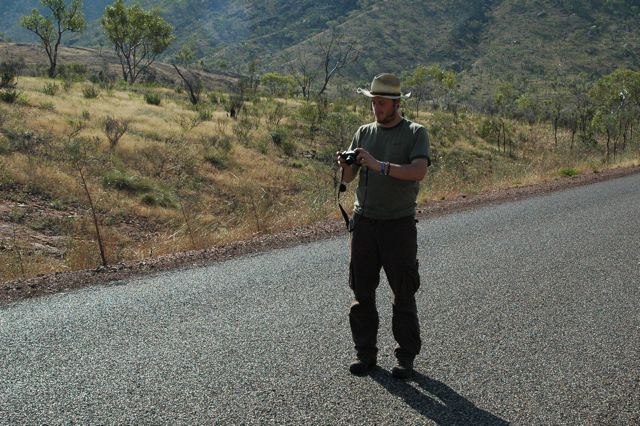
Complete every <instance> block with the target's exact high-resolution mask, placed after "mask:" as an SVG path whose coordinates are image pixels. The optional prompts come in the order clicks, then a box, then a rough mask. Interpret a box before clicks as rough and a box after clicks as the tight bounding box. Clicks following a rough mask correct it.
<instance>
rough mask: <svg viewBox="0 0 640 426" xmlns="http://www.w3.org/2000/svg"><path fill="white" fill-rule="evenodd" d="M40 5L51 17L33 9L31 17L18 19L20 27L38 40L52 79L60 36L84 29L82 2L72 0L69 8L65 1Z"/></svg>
mask: <svg viewBox="0 0 640 426" xmlns="http://www.w3.org/2000/svg"><path fill="white" fill-rule="evenodd" d="M40 4H42V6H44V7H46V8H48V9H49V11H50V12H51V15H52V16H43V15H42V14H40V12H39V11H38V10H37V9H33V10H32V11H31V15H28V16H23V17H22V18H21V19H20V25H21V26H23V27H24V28H26V29H27V30H29V31H31V32H33V33H34V34H35V35H37V36H38V38H40V41H41V42H42V45H43V47H44V49H45V51H46V53H47V57H48V58H49V77H54V76H55V75H56V66H57V60H58V47H59V45H60V43H61V41H62V35H63V34H64V33H65V32H67V31H70V32H82V31H84V29H85V28H86V23H85V19H84V15H83V13H82V1H81V0H72V1H71V4H70V5H69V6H67V5H66V4H65V0H40Z"/></svg>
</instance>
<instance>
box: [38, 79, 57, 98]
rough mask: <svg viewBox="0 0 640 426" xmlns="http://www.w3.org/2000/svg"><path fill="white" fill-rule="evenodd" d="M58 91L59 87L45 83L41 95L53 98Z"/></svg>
mask: <svg viewBox="0 0 640 426" xmlns="http://www.w3.org/2000/svg"><path fill="white" fill-rule="evenodd" d="M58 90H60V86H58V85H57V84H56V83H53V82H51V83H45V85H44V88H43V89H42V93H44V94H45V95H49V96H55V95H56V94H57V93H58Z"/></svg>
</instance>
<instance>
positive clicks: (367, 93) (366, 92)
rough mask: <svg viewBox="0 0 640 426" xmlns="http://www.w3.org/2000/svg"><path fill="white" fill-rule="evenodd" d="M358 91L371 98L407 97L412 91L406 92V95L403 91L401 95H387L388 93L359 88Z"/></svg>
mask: <svg viewBox="0 0 640 426" xmlns="http://www.w3.org/2000/svg"><path fill="white" fill-rule="evenodd" d="M357 92H358V93H360V94H362V95H365V96H367V97H369V98H387V99H407V98H408V97H410V96H411V92H409V93H405V94H404V95H403V94H402V93H401V94H399V95H387V94H380V93H371V92H370V91H369V90H367V89H358V90H357Z"/></svg>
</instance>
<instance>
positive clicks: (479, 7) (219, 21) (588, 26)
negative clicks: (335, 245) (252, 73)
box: [0, 0, 640, 93]
mask: <svg viewBox="0 0 640 426" xmlns="http://www.w3.org/2000/svg"><path fill="white" fill-rule="evenodd" d="M140 3H141V4H143V5H144V6H145V7H157V8H158V9H159V10H160V11H161V13H162V14H163V16H164V17H165V18H166V19H167V20H169V21H170V22H171V23H172V24H173V25H174V27H175V32H176V36H177V41H176V43H175V44H174V46H173V47H172V48H171V49H170V50H169V51H168V52H167V54H166V55H167V56H170V55H172V54H173V53H174V52H175V51H176V49H177V48H178V47H179V46H180V45H181V44H183V43H186V42H188V41H192V42H194V43H195V45H196V48H197V51H198V53H199V55H200V56H201V57H202V58H203V59H204V61H205V63H206V64H207V65H208V66H209V68H210V69H217V70H219V69H227V70H233V71H236V72H246V69H247V64H248V63H249V62H250V61H251V60H259V62H260V66H261V68H262V70H263V71H270V70H277V71H287V67H286V65H285V64H286V63H287V62H289V61H291V60H292V59H293V58H294V57H295V55H296V52H298V51H300V49H302V50H303V51H305V52H308V53H313V52H314V51H315V49H316V48H317V46H318V43H319V41H320V40H322V39H323V38H326V37H328V34H329V32H330V31H331V30H338V31H339V32H340V33H341V34H342V37H343V39H350V40H352V42H353V43H354V45H357V46H359V47H360V48H361V50H362V55H361V57H360V60H359V61H358V62H357V63H356V64H354V65H353V66H351V67H350V68H349V69H348V70H346V72H345V73H344V76H345V78H346V79H347V80H350V81H351V82H352V83H351V84H352V85H353V81H354V80H355V81H358V82H365V81H368V80H369V79H370V76H371V75H373V74H375V73H377V72H379V71H380V70H388V71H394V72H407V71H410V70H412V69H413V68H415V67H416V66H417V65H419V64H423V65H430V64H434V63H438V64H441V65H442V66H444V67H445V68H449V69H453V70H455V71H458V72H461V73H462V81H463V82H464V87H466V88H467V91H468V92H470V93H476V92H477V93H482V92H487V91H490V90H491V88H492V87H493V85H495V82H496V81H498V80H500V81H510V82H512V83H517V84H520V85H525V84H529V83H530V82H533V83H540V84H544V83H545V82H548V81H549V80H550V79H551V78H553V77H555V76H560V77H563V78H564V77H565V76H570V75H575V74H577V73H586V74H587V75H588V76H593V77H598V76H602V75H604V74H607V73H609V72H611V71H613V70H614V69H616V68H618V67H628V68H635V69H637V68H638V67H640V53H639V52H640V32H639V31H638V30H637V22H638V19H639V18H640V0H619V1H615V2H602V1H595V0H589V1H572V0H535V1H527V2H522V1H515V0H503V1H497V0H481V1H474V2H469V1H466V0H442V1H435V0H428V1H409V2H407V1H402V0H359V1H356V0H339V1H331V2H312V1H310V0H304V1H295V2H293V1H291V0H271V1H260V2H258V1H250V0H242V1H234V2H232V1H228V0H220V1H216V2H203V1H201V0H182V1H179V2H172V1H158V0H156V1H152V0H143V1H141V2H140ZM34 4H37V2H36V1H35V0H30V1H16V0H5V1H3V2H2V5H0V24H1V25H2V27H3V28H5V30H3V32H4V33H6V35H7V36H9V37H11V38H13V39H14V41H23V40H25V39H29V37H27V36H25V32H24V31H19V30H18V29H17V27H16V22H17V19H18V16H19V15H21V14H24V13H26V11H28V10H29V9H30V7H32V6H33V5H34ZM84 4H85V9H86V14H87V17H88V19H89V20H92V19H97V17H98V16H99V15H100V10H102V9H103V8H104V5H105V4H107V2H106V1H104V0H96V1H89V0H86V1H85V2H84ZM89 28H91V29H90V30H88V31H87V32H86V33H85V34H83V35H81V36H79V37H75V36H74V37H71V38H70V40H69V43H70V44H75V45H85V46H94V47H98V46H100V45H102V46H104V47H105V48H107V47H106V46H108V43H106V42H105V40H104V36H103V35H102V34H101V31H100V28H99V25H98V24H97V23H96V24H95V25H90V26H89ZM31 40H32V39H31Z"/></svg>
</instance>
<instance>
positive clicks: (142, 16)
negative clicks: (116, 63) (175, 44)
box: [101, 0, 174, 83]
mask: <svg viewBox="0 0 640 426" xmlns="http://www.w3.org/2000/svg"><path fill="white" fill-rule="evenodd" d="M101 23H102V27H103V28H104V30H105V33H106V34H107V37H108V38H109V40H110V41H111V42H112V43H113V45H114V49H115V51H116V54H117V55H118V58H119V59H120V65H121V66H122V78H123V79H124V80H125V81H127V82H129V83H135V81H136V80H137V79H138V77H139V76H140V74H141V73H142V72H144V71H145V70H146V69H147V68H148V67H149V66H150V65H151V64H152V63H153V62H154V61H155V59H156V57H157V56H158V55H159V54H161V53H162V52H164V51H165V50H166V49H167V47H169V44H171V42H172V41H173V39H174V36H173V27H172V26H171V25H170V24H169V23H168V22H167V21H165V20H164V19H163V18H162V17H161V16H160V15H159V13H158V12H157V11H147V10H144V9H143V8H142V7H141V6H140V5H137V4H134V5H132V6H126V5H125V4H124V1H123V0H116V1H115V2H114V3H113V4H112V5H110V6H107V7H106V8H105V11H104V15H103V16H102V20H101Z"/></svg>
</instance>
